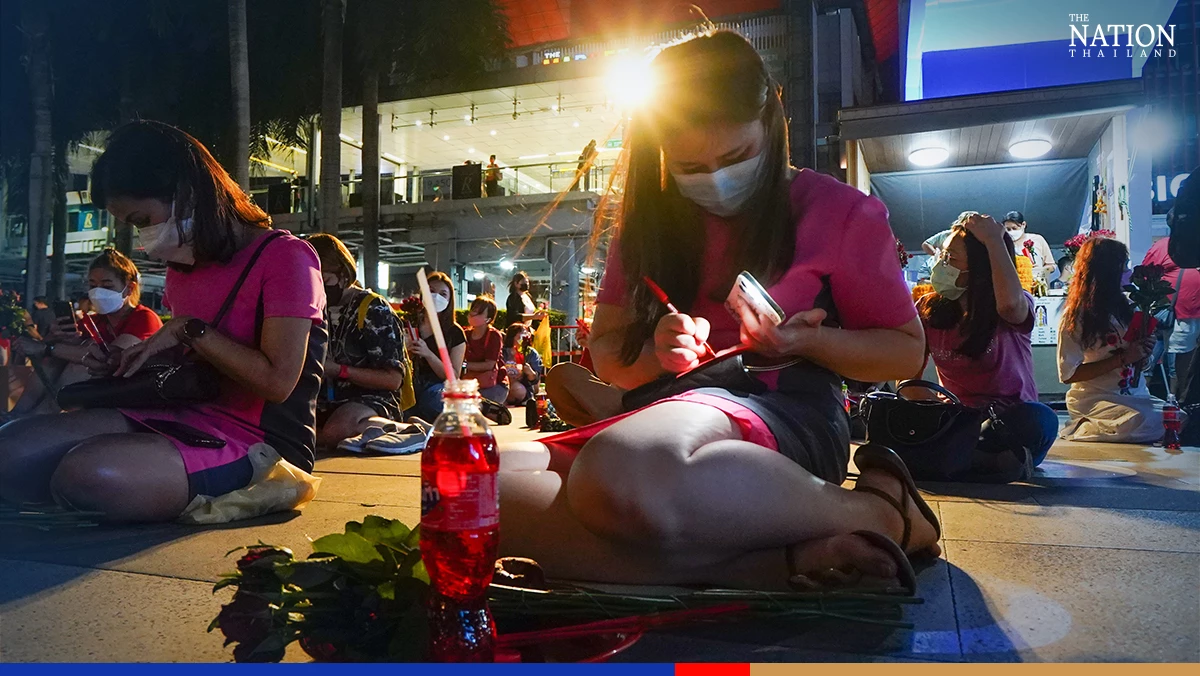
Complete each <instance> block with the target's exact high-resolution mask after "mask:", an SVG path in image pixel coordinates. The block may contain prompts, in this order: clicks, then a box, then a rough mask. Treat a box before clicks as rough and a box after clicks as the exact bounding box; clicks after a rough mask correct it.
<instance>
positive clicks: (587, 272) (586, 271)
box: [579, 265, 596, 275]
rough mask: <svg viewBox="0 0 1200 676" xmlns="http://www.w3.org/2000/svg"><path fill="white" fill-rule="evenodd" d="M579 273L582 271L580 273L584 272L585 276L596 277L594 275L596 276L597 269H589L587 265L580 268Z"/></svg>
mask: <svg viewBox="0 0 1200 676" xmlns="http://www.w3.org/2000/svg"><path fill="white" fill-rule="evenodd" d="M579 271H580V272H582V273H583V274H585V275H594V274H596V268H590V267H588V266H586V265H585V266H583V267H582V268H579Z"/></svg>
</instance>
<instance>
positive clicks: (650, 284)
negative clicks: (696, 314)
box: [642, 275, 717, 358]
mask: <svg viewBox="0 0 1200 676" xmlns="http://www.w3.org/2000/svg"><path fill="white" fill-rule="evenodd" d="M642 281H644V282H646V287H647V288H649V289H650V293H652V294H654V297H655V298H657V299H658V302H660V303H662V304H663V305H665V306H667V312H670V313H672V314H682V313H681V312H679V310H678V309H676V308H675V306H674V305H673V304H672V303H671V299H670V298H667V292H666V291H663V290H662V287H661V286H659V285H657V284H655V283H654V280H653V279H650V276H649V275H647V276H645V277H642ZM701 345H703V346H704V350H705V352H707V353H708V356H709V358H713V357H716V356H717V353H716V352H713V349H712V347H710V346H709V344H708V341H707V340H706V341H703V342H702V343H701Z"/></svg>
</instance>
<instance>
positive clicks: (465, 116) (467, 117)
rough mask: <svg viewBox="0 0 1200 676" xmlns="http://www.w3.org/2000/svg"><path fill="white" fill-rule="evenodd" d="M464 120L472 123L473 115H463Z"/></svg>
mask: <svg viewBox="0 0 1200 676" xmlns="http://www.w3.org/2000/svg"><path fill="white" fill-rule="evenodd" d="M463 122H466V123H467V124H471V116H470V115H463Z"/></svg>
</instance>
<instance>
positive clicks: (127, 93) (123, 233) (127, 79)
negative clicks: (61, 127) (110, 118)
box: [109, 60, 135, 256]
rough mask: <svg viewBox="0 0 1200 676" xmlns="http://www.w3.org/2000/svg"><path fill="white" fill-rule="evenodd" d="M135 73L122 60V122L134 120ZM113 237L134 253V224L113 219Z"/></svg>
mask: <svg viewBox="0 0 1200 676" xmlns="http://www.w3.org/2000/svg"><path fill="white" fill-rule="evenodd" d="M133 105H134V104H133V74H132V73H130V72H129V61H128V60H122V64H121V97H120V100H119V101H118V103H117V114H118V115H119V116H120V118H121V124H127V123H129V122H132V121H133V118H134V115H135V112H134V108H133ZM109 222H110V223H112V226H110V227H112V229H113V239H114V244H115V246H116V249H117V251H120V252H121V253H123V254H125V255H126V256H132V255H133V226H131V225H129V224H128V223H123V222H120V221H118V220H116V219H115V218H114V219H111V220H110V221H109Z"/></svg>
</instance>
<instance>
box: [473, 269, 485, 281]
mask: <svg viewBox="0 0 1200 676" xmlns="http://www.w3.org/2000/svg"><path fill="white" fill-rule="evenodd" d="M471 276H472V277H474V278H475V281H479V280H481V279H483V278H484V277H486V276H487V275H485V274H484V273H483V270H476V271H475V274H473V275H471Z"/></svg>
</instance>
